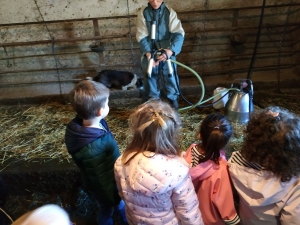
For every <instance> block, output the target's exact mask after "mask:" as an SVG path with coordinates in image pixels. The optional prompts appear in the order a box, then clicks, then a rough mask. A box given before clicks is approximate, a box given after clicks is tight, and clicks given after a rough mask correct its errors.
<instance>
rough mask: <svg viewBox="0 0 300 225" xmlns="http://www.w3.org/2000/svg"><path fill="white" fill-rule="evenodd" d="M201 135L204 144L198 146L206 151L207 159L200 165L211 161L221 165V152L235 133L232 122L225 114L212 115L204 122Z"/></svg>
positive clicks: (200, 130)
mask: <svg viewBox="0 0 300 225" xmlns="http://www.w3.org/2000/svg"><path fill="white" fill-rule="evenodd" d="M199 133H200V135H201V141H202V142H201V143H200V144H198V146H199V147H200V148H202V149H203V150H204V151H205V157H204V158H203V159H200V161H199V163H202V162H206V161H207V160H210V159H211V160H212V161H214V162H215V163H216V164H219V157H220V150H222V149H223V148H224V147H225V146H226V145H227V143H228V142H229V140H230V138H231V136H232V133H233V131H232V126H231V124H230V122H229V121H228V119H227V118H226V117H225V116H224V115H223V114H218V113H213V114H210V115H208V116H207V117H206V118H205V119H204V120H203V121H202V123H201V125H200V128H199Z"/></svg>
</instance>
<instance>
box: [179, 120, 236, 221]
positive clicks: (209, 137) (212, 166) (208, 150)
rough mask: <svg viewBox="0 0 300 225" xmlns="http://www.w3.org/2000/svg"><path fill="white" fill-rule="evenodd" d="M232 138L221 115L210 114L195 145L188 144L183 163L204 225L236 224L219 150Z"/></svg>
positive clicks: (221, 153) (229, 188) (227, 180)
mask: <svg viewBox="0 0 300 225" xmlns="http://www.w3.org/2000/svg"><path fill="white" fill-rule="evenodd" d="M231 136H232V127H231V125H230V123H229V121H228V120H227V119H226V117H225V116H224V115H222V114H211V115H209V116H207V117H206V118H205V119H204V120H203V121H202V123H201V126H200V131H199V133H198V137H199V139H200V140H201V142H200V143H199V144H192V145H191V146H190V147H189V149H188V150H187V152H186V153H184V154H183V157H184V158H185V160H186V161H187V162H188V163H189V164H190V174H191V177H192V180H193V184H194V187H195V191H196V193H197V195H198V199H199V202H200V204H199V208H200V211H201V213H202V218H203V222H204V224H206V225H224V224H230V225H234V224H239V223H240V218H239V216H238V215H237V212H236V210H235V207H234V201H233V193H232V187H231V182H230V177H229V174H228V166H227V161H226V158H225V154H224V151H223V150H222V149H223V148H224V147H225V146H226V144H227V143H228V142H229V140H230V138H231Z"/></svg>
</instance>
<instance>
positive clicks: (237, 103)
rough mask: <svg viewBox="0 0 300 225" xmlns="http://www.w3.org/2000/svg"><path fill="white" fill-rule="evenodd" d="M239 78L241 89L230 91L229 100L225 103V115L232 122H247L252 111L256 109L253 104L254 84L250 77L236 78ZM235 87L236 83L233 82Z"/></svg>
mask: <svg viewBox="0 0 300 225" xmlns="http://www.w3.org/2000/svg"><path fill="white" fill-rule="evenodd" d="M236 80H239V81H240V86H239V89H240V90H239V91H231V92H230V93H229V100H228V101H227V103H226V105H225V115H226V116H227V118H228V119H229V120H230V121H231V122H238V123H247V122H248V121H249V118H250V114H251V112H252V111H253V110H254V106H253V84H252V81H251V80H249V79H235V80H234V81H236ZM231 87H234V84H233V83H232V84H231Z"/></svg>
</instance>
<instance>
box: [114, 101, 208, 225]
mask: <svg viewBox="0 0 300 225" xmlns="http://www.w3.org/2000/svg"><path fill="white" fill-rule="evenodd" d="M129 126H130V128H131V131H132V133H133V137H132V139H131V141H130V143H129V145H128V146H127V148H126V149H125V151H124V153H123V155H121V156H120V157H119V158H118V159H117V161H116V163H115V177H116V182H117V186H118V190H119V195H120V196H121V198H122V199H124V201H125V203H126V217H127V220H128V223H129V224H144V225H146V224H149V225H150V224H151V225H153V224H155V225H159V224H165V225H171V224H181V225H188V224H191V225H192V224H194V225H202V224H203V222H202V217H201V213H200V211H199V208H198V199H197V196H196V193H195V191H194V187H193V184H192V181H191V177H190V175H189V166H188V164H187V163H186V162H185V160H184V159H183V158H181V157H180V149H179V146H178V142H177V139H178V132H179V129H180V127H181V121H180V119H179V116H178V114H177V112H176V111H175V110H174V109H173V108H172V107H171V106H170V105H169V104H168V103H165V102H163V101H160V100H150V101H148V102H146V103H144V104H142V105H140V106H139V107H138V108H137V109H136V110H135V112H134V113H132V114H131V116H130V118H129Z"/></svg>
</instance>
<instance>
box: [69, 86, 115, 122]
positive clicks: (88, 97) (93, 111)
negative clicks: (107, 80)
mask: <svg viewBox="0 0 300 225" xmlns="http://www.w3.org/2000/svg"><path fill="white" fill-rule="evenodd" d="M108 97H109V89H108V88H106V87H105V86H104V85H103V84H101V83H98V82H95V81H90V80H82V81H80V82H79V83H78V84H76V85H75V87H74V89H73V90H72V91H71V92H70V98H71V104H72V106H73V109H74V110H75V111H76V112H77V115H78V116H79V117H80V118H82V119H85V120H88V119H93V118H95V117H96V116H97V113H98V111H99V109H103V108H105V106H106V104H107V101H108Z"/></svg>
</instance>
